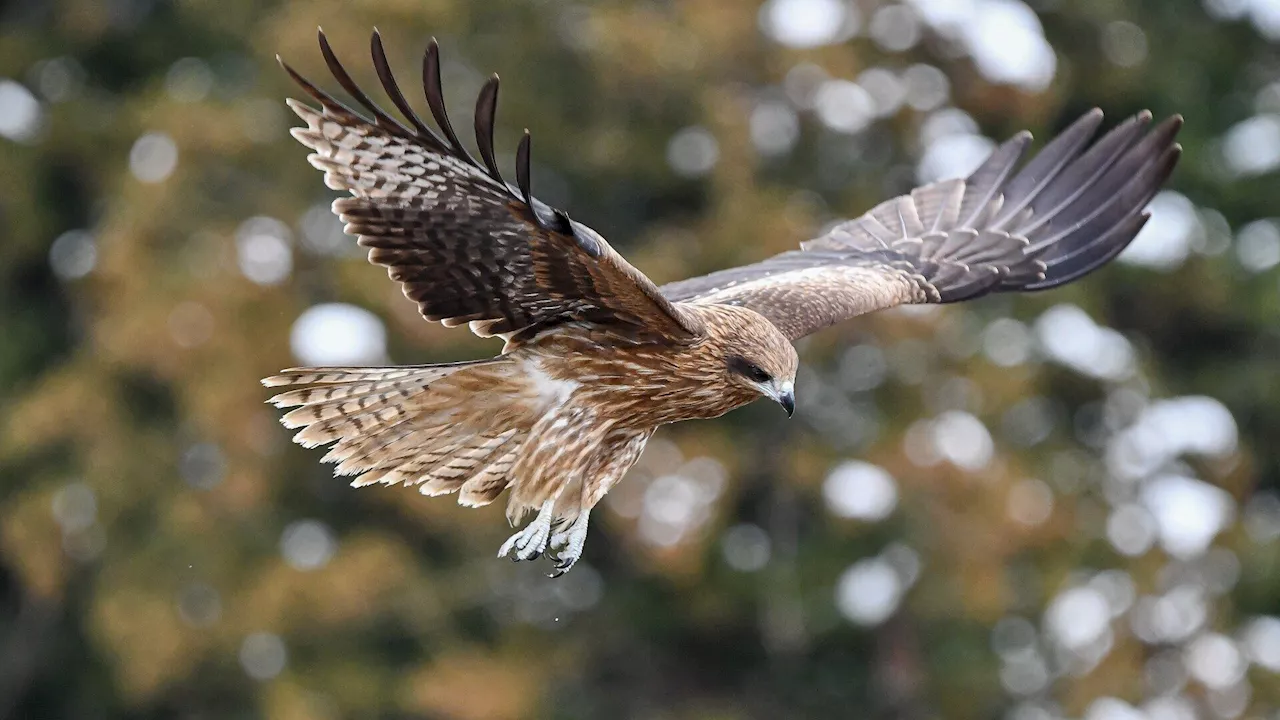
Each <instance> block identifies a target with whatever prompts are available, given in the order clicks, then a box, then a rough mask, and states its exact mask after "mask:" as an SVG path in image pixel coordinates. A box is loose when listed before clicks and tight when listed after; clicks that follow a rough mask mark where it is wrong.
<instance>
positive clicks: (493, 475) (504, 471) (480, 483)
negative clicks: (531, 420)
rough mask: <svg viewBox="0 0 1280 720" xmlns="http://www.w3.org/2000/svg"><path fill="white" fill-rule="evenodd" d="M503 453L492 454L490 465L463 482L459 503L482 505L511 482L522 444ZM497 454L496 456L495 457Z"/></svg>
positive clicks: (494, 497)
mask: <svg viewBox="0 0 1280 720" xmlns="http://www.w3.org/2000/svg"><path fill="white" fill-rule="evenodd" d="M514 445H515V447H514V448H512V449H510V450H507V451H506V452H503V453H501V454H498V453H495V454H494V455H491V456H490V462H489V464H488V465H486V466H484V467H483V468H481V469H480V470H479V471H478V472H476V473H475V474H474V475H472V476H471V478H470V479H469V480H467V481H466V482H465V483H463V484H462V487H461V488H460V489H459V491H458V504H459V505H466V506H467V507H480V506H482V505H488V504H489V503H491V502H493V501H494V500H495V499H497V497H498V496H499V495H501V494H502V491H503V490H506V489H507V486H508V485H510V484H511V476H510V475H509V473H510V471H511V468H512V467H513V466H514V465H515V464H516V460H517V459H519V457H520V445H519V443H515V444H514ZM495 456H496V457H495Z"/></svg>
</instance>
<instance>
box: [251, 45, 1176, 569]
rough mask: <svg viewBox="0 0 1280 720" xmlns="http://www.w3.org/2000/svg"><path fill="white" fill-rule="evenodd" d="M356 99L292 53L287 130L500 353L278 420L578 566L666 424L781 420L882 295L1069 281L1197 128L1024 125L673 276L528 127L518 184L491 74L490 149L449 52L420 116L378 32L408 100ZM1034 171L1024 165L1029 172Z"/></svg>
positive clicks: (369, 241) (414, 278)
mask: <svg viewBox="0 0 1280 720" xmlns="http://www.w3.org/2000/svg"><path fill="white" fill-rule="evenodd" d="M320 50H321V53H322V54H323V56H324V59H325V62H326V64H327V65H328V67H329V70H330V71H331V72H332V74H333V76H334V78H335V79H336V80H337V82H338V84H339V85H341V86H342V87H343V88H344V89H345V90H346V92H347V93H348V94H349V95H350V96H351V97H352V98H354V100H355V102H356V103H357V104H358V105H360V106H361V107H362V108H364V110H365V112H366V113H367V117H366V116H362V115H361V114H359V113H358V112H356V111H354V110H352V109H350V108H348V107H346V106H344V105H343V104H341V103H340V102H339V101H338V100H336V99H334V98H333V97H332V96H331V95H329V94H328V93H326V92H325V91H323V90H321V89H319V88H317V87H316V86H315V85H313V84H311V83H310V82H308V81H307V80H306V79H304V78H303V77H302V76H301V75H299V74H298V73H296V72H295V71H294V70H293V69H292V68H290V67H289V66H288V65H286V64H284V63H283V61H281V65H282V66H283V67H284V69H285V70H286V71H287V72H288V73H289V75H291V76H292V77H293V79H294V80H295V81H297V83H298V84H299V85H300V86H301V87H302V88H303V90H305V91H306V92H307V94H308V95H310V96H311V97H312V98H314V99H315V101H317V102H318V103H319V105H320V107H319V108H318V109H317V108H313V107H310V106H308V105H306V104H303V103H299V102H296V101H293V100H290V101H289V106H290V107H291V108H292V109H293V111H294V112H296V113H297V114H298V117H300V118H301V119H302V120H303V121H304V122H305V123H306V127H297V128H294V129H293V130H292V134H293V136H294V137H295V138H296V139H297V140H298V141H299V142H301V143H302V144H303V145H305V146H307V147H308V148H310V149H311V150H312V151H314V152H313V153H312V154H311V155H310V156H308V159H309V160H310V162H311V164H312V165H314V166H315V167H316V168H318V169H320V170H322V171H323V172H324V178H325V183H326V184H327V185H328V186H329V187H330V188H332V189H334V190H345V191H347V192H348V193H349V194H350V195H349V196H344V197H342V198H340V199H337V200H335V201H334V203H333V211H334V212H335V213H336V214H337V215H338V216H339V217H340V218H341V219H342V220H343V222H345V223H346V228H345V229H346V232H347V233H348V234H350V235H354V236H357V237H358V242H359V244H360V245H361V246H363V247H366V248H368V250H369V261H370V262H372V263H374V264H376V265H382V266H384V267H386V268H387V272H388V274H389V275H390V276H391V279H392V280H394V281H396V282H398V283H400V285H401V287H402V289H403V290H404V294H405V295H406V296H408V298H409V299H410V300H412V301H414V302H416V303H417V304H418V309H419V311H420V312H421V313H422V315H423V317H425V318H426V319H427V320H429V321H435V322H440V323H443V324H444V325H445V326H447V327H452V326H455V325H462V324H466V325H468V326H469V327H470V329H471V331H472V332H474V333H476V334H477V335H480V336H482V337H491V336H496V337H500V338H502V339H503V340H505V341H506V344H505V345H504V347H503V349H502V353H501V354H500V355H498V356H496V357H493V358H490V359H485V360H478V361H471V362H459V363H452V364H443V365H414V366H405V367H319V368H294V369H290V370H284V371H282V372H281V373H280V374H278V375H275V376H273V377H269V378H267V379H265V380H263V383H264V384H265V385H267V386H269V387H276V386H290V387H289V389H288V390H286V391H284V392H282V393H281V394H279V395H276V396H275V397H274V398H272V399H271V401H270V402H273V403H274V404H275V405H276V406H277V407H292V408H294V409H292V410H290V411H289V412H288V413H286V414H285V415H284V417H283V418H282V422H283V423H284V425H285V426H287V427H291V428H301V429H300V431H299V432H298V433H297V435H296V436H295V437H294V440H295V441H296V442H298V443H300V444H302V445H304V446H306V447H315V446H318V445H325V444H328V443H333V447H332V448H331V449H330V450H329V452H328V454H327V455H325V456H324V458H323V460H324V461H326V462H335V463H337V468H336V470H335V472H336V473H337V474H339V475H353V476H355V479H354V481H353V482H352V485H354V486H357V487H358V486H364V485H370V484H373V483H382V484H386V485H396V484H403V485H406V486H417V487H418V489H419V490H420V491H421V492H422V493H423V494H424V495H444V494H448V493H457V494H458V502H459V503H461V504H462V505H467V506H480V505H486V504H488V503H490V502H492V501H493V500H494V499H496V498H497V497H498V496H499V495H500V494H501V493H502V492H503V491H504V490H509V491H510V494H509V498H508V501H507V517H508V519H509V520H510V521H511V522H512V524H513V525H515V524H518V523H519V521H520V520H521V518H522V517H523V516H524V514H525V513H526V511H533V512H534V513H535V517H534V519H533V520H532V521H531V522H529V523H528V524H527V525H526V526H524V528H523V529H521V530H519V531H518V532H516V533H515V534H514V535H512V536H511V538H510V539H509V540H507V541H506V543H505V544H503V545H502V548H501V550H500V551H499V553H498V555H499V556H500V557H501V556H506V555H508V554H510V555H512V556H513V557H514V559H516V560H529V559H533V558H537V557H539V556H540V555H541V554H543V553H544V552H545V553H548V554H549V555H550V556H551V557H552V558H553V559H554V560H556V561H557V562H556V568H557V571H558V572H556V573H553V576H554V574H559V573H563V572H564V571H566V570H567V569H569V568H570V567H572V566H573V564H574V563H575V562H577V561H578V559H579V558H580V557H581V556H582V550H583V544H584V542H585V540H586V536H587V523H588V517H589V516H590V513H591V509H592V508H593V507H594V506H595V505H596V503H598V502H599V501H600V499H601V498H602V497H603V496H604V495H605V493H607V492H608V491H609V489H610V488H611V487H612V486H613V484H614V483H616V482H617V481H618V480H619V479H620V478H621V477H622V476H623V474H624V473H625V472H626V471H627V469H628V468H630V467H631V466H632V464H634V463H635V462H636V460H637V459H638V458H639V456H640V453H641V452H642V451H643V450H644V446H645V443H646V442H647V441H648V440H649V438H650V436H652V435H653V432H654V430H655V429H656V428H657V427H659V426H660V425H664V424H666V423H674V422H678V421H681V420H692V419H699V418H713V417H717V416H720V415H723V414H724V413H726V412H728V411H730V410H732V409H734V408H737V407H739V406H742V405H745V404H747V403H749V402H752V401H753V400H756V399H758V398H761V397H765V398H769V399H771V400H773V401H775V402H777V403H778V404H780V405H781V406H782V407H783V409H785V410H786V412H787V414H788V415H790V414H791V413H792V412H793V411H794V408H795V380H796V367H797V364H798V359H797V356H796V351H795V349H794V348H793V346H792V342H794V341H795V340H797V339H799V338H801V337H804V336H805V335H808V334H810V333H812V332H814V331H817V330H819V329H821V328H825V327H827V326H830V325H832V324H834V323H837V322H840V321H842V320H845V319H847V318H852V317H854V316H857V315H861V314H863V313H867V312H871V311H873V310H878V309H883V308H889V307H893V306H896V305H902V304H908V303H952V302H958V301H961V300H969V299H971V298H976V297H980V296H983V295H987V294H989V293H998V292H1030V291H1036V290H1045V289H1048V288H1053V287H1057V286H1059V285H1062V284H1064V283H1068V282H1071V281H1073V280H1075V279H1077V278H1079V277H1081V276H1083V275H1086V274H1088V273H1090V272H1092V271H1093V270H1095V269H1097V268H1099V267H1101V266H1102V265H1104V264H1106V263H1107V262H1108V261H1110V260H1111V259H1112V258H1114V257H1115V256H1116V255H1117V254H1118V253H1120V251H1121V250H1123V249H1124V248H1125V247H1126V246H1127V245H1128V244H1129V242H1130V241H1131V240H1133V238H1134V236H1135V235H1136V234H1137V233H1138V231H1139V230H1140V229H1141V228H1142V226H1143V224H1144V223H1145V222H1146V220H1147V217H1148V216H1147V213H1146V212H1145V210H1144V208H1145V207H1146V205H1147V203H1148V202H1149V201H1150V200H1151V198H1152V196H1153V195H1154V194H1155V193H1156V192H1157V190H1158V189H1159V188H1160V186H1161V184H1162V183H1163V182H1164V181H1165V179H1166V178H1167V177H1168V176H1169V174H1170V172H1171V171H1172V170H1173V167H1174V165H1175V163H1176V162H1177V160H1178V156H1179V154H1180V152H1181V149H1180V147H1179V146H1178V145H1177V144H1175V142H1174V138H1175V135H1176V134H1177V132H1178V129H1179V128H1180V126H1181V124H1182V119H1181V118H1180V117H1176V116H1175V117H1172V118H1170V119H1168V120H1165V121H1164V122H1162V123H1160V124H1158V125H1155V126H1154V127H1150V125H1151V115H1150V113H1146V112H1144V113H1141V114H1139V115H1136V116H1134V117H1131V118H1129V119H1128V120H1126V121H1124V122H1122V123H1121V124H1119V125H1118V126H1116V127H1115V128H1114V129H1112V130H1111V131H1109V132H1107V133H1106V134H1105V135H1103V136H1102V137H1101V138H1099V139H1097V140H1096V141H1093V137H1094V135H1095V133H1096V131H1097V130H1098V127H1099V125H1100V124H1101V122H1102V113H1101V112H1100V111H1098V110H1094V111H1092V112H1089V113H1087V114H1085V115H1084V116H1083V117H1081V118H1080V119H1079V120H1077V121H1075V123H1074V124H1072V125H1071V126H1070V127H1068V128H1067V129H1066V130H1064V131H1063V132H1062V133H1061V134H1060V135H1058V136H1057V137H1056V138H1055V139H1054V140H1053V141H1051V142H1050V143H1048V144H1047V145H1045V146H1044V148H1043V149H1041V150H1040V152H1039V153H1038V154H1036V155H1034V157H1032V158H1031V159H1030V160H1029V161H1028V162H1026V163H1025V164H1022V163H1021V162H1020V161H1021V160H1022V158H1023V155H1024V154H1025V152H1026V150H1027V147H1028V145H1029V144H1030V142H1031V136H1030V134H1029V133H1026V132H1023V133H1020V134H1018V135H1015V136H1014V137H1013V138H1012V139H1010V140H1008V141H1007V142H1005V143H1004V144H1002V145H1000V146H999V147H997V148H996V149H995V150H994V151H993V152H992V153H991V156H990V157H988V158H987V159H986V161H985V162H983V163H982V165H981V166H980V167H979V168H978V169H977V170H975V171H973V173H972V174H971V175H969V176H968V177H966V178H961V179H954V180H944V181H941V182H935V183H932V184H929V185H925V186H923V187H920V188H917V189H916V190H913V191H912V192H911V193H910V194H907V195H902V196H900V197H896V198H893V199H892V200H888V201H886V202H884V203H882V204H880V205H878V206H876V207H875V208H873V209H872V210H870V211H869V212H867V213H866V214H865V215H863V216H861V217H859V218H857V219H853V220H848V221H846V222H843V223H841V224H839V225H836V226H835V227H833V228H832V229H831V230H830V231H829V232H827V233H826V234H824V235H822V236H821V237H818V238H816V239H813V240H809V241H808V242H805V243H801V245H800V248H799V249H797V250H792V251H789V252H784V253H782V254H780V255H775V256H774V257H771V258H768V259H766V260H763V261H761V262H758V263H755V264H752V265H745V266H742V267H737V268H733V269H729V270H721V271H719V272H714V273H711V274H710V275H705V276H702V277H696V278H692V279H689V280H681V281H679V282H674V283H671V284H668V285H664V286H662V287H659V286H657V285H655V284H654V283H653V282H652V281H651V280H650V279H649V278H647V277H646V276H645V275H644V274H643V273H641V272H640V271H639V270H637V269H636V268H635V267H633V266H632V265H631V264H630V263H628V262H627V261H626V260H625V259H624V258H623V257H622V256H621V255H619V254H618V253H617V252H615V251H614V250H613V248H612V247H610V246H609V243H607V242H606V241H605V239H604V238H603V237H601V236H600V235H599V234H598V233H596V232H595V231H594V230H592V229H591V228H589V227H587V226H586V225H583V224H581V223H579V222H576V221H574V220H571V219H569V216H568V215H566V214H565V212H564V211H562V210H559V209H556V208H553V207H550V206H548V205H546V204H545V203H542V202H540V201H539V200H537V199H536V198H534V197H533V195H532V193H531V192H530V180H529V144H530V143H529V134H528V132H527V131H526V132H525V134H524V137H523V138H522V139H521V141H520V143H519V146H518V150H517V152H516V158H515V175H516V182H515V184H514V185H512V184H510V183H508V182H507V181H506V180H504V179H503V177H502V175H501V174H500V173H499V171H498V165H497V162H496V161H495V157H494V144H493V129H494V111H495V108H496V105H497V98H498V78H497V76H496V75H495V76H493V77H492V78H491V79H490V80H489V81H488V83H487V84H486V85H485V86H484V88H483V89H482V90H481V91H480V95H479V100H478V101H477V103H476V110H475V131H476V143H477V146H478V149H479V159H478V160H477V159H476V158H475V157H473V156H472V155H471V154H470V153H469V152H468V151H467V150H466V149H465V148H464V146H463V145H462V143H461V142H460V141H459V140H458V136H457V134H456V133H455V132H454V129H453V126H452V124H451V123H450V120H449V117H448V115H446V113H445V106H444V101H443V94H442V92H441V86H440V60H439V50H438V48H437V45H436V43H435V41H434V40H432V42H431V43H430V45H429V46H428V48H427V50H426V53H425V56H424V58H423V86H424V89H425V94H426V103H427V107H428V108H429V109H430V112H431V115H432V117H433V118H434V120H435V125H436V127H437V129H434V130H433V129H432V128H431V127H429V126H428V125H427V124H426V123H425V122H424V121H423V120H422V118H421V117H420V116H419V115H418V114H417V113H415V111H414V110H413V109H412V107H411V106H410V104H409V102H408V101H407V100H406V98H405V96H404V94H403V92H402V91H401V90H400V87H399V86H398V85H397V83H396V80H395V78H394V77H393V76H392V73H391V68H390V66H389V64H388V62H387V58H386V54H385V53H384V51H383V46H382V41H381V39H380V37H379V36H378V34H377V32H376V31H375V32H374V34H373V38H372V54H373V65H374V68H375V70H376V71H377V75H378V78H379V80H380V81H381V85H382V87H383V89H384V90H385V92H386V94H387V96H388V98H389V100H390V102H391V104H392V105H393V106H394V107H395V108H396V110H398V111H399V113H400V114H401V115H402V116H403V118H402V119H396V118H394V117H393V116H392V115H391V114H390V113H389V112H388V111H386V110H384V109H382V108H381V107H379V106H378V105H377V104H375V103H374V102H373V101H372V100H371V99H370V98H369V97H368V96H367V95H366V94H365V93H364V92H363V91H361V89H360V88H359V87H357V85H356V84H355V83H354V82H353V81H352V79H351V77H350V75H348V74H347V71H346V70H345V69H344V68H343V66H342V65H341V64H340V63H339V62H338V59H337V57H336V56H335V55H334V53H333V50H332V49H331V48H330V46H329V43H328V42H327V40H326V39H325V37H324V33H323V32H321V33H320ZM1020 165H1021V167H1019V166H1020Z"/></svg>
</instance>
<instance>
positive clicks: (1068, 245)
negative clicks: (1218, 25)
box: [662, 110, 1182, 340]
mask: <svg viewBox="0 0 1280 720" xmlns="http://www.w3.org/2000/svg"><path fill="white" fill-rule="evenodd" d="M1150 121H1151V115H1150V113H1146V112H1144V113H1141V114H1139V115H1137V116H1135V117H1132V118H1130V119H1129V120H1127V121H1125V122H1124V123H1122V124H1120V125H1119V126H1117V127H1116V128H1115V129H1113V130H1112V131H1111V132H1109V133H1107V134H1106V135H1105V136H1103V137H1102V139H1100V140H1098V141H1097V142H1096V143H1094V144H1093V145H1092V146H1091V147H1090V146H1089V141H1090V139H1091V138H1092V137H1093V135H1094V133H1095V132H1096V131H1097V129H1098V125H1099V124H1100V123H1101V122H1102V112H1101V111H1099V110H1094V111H1092V112H1090V113H1088V114H1086V115H1085V116H1084V117H1082V118H1080V119H1079V120H1077V121H1076V122H1075V123H1074V124H1072V125H1071V127H1069V128H1067V129H1066V130H1065V131H1063V133H1062V134H1061V135H1059V136H1058V137H1057V138H1055V139H1054V140H1053V141H1052V142H1050V143H1049V144H1048V145H1046V146H1045V147H1044V149H1043V150H1041V151H1040V153H1039V154H1037V155H1036V156H1035V157H1034V158H1033V159H1032V160H1031V161H1030V162H1028V163H1027V164H1026V165H1025V166H1023V168H1022V170H1021V171H1020V172H1018V173H1017V174H1016V175H1015V174H1014V172H1013V171H1014V168H1015V166H1016V165H1017V164H1018V161H1019V160H1020V159H1021V158H1022V155H1023V153H1024V152H1025V151H1026V149H1027V145H1028V144H1029V143H1030V142H1031V135H1030V134H1029V133H1026V132H1022V133H1020V134H1018V135H1016V136H1014V137H1013V138H1012V139H1010V140H1009V141H1007V142H1005V143H1004V144H1003V145H1001V146H1000V147H998V148H997V149H996V150H995V152H993V153H992V154H991V157H989V158H987V160H986V161H985V162H984V163H983V164H982V165H981V167H979V168H978V169H977V170H975V171H974V172H973V174H972V175H970V176H969V177H968V178H965V179H956V180H945V181H942V182H937V183H932V184H930V185H926V186H924V187H921V188H917V189H916V190H914V191H913V192H911V194H909V195H903V196H900V197H897V198H894V199H892V200H889V201H887V202H884V203H882V204H880V205H878V206H876V207H875V208H874V209H873V210H871V211H870V212H868V213H867V214H865V215H863V216H862V217H860V218H857V219H856V220H850V221H848V222H844V223H841V224H840V225H837V226H836V227H835V228H833V229H832V230H831V231H830V232H828V233H827V234H826V235H823V236H822V237H820V238H817V239H815V240H810V241H809V242H806V243H802V244H801V248H802V249H801V250H795V251H791V252H785V253H782V254H781V255H776V256H774V257H772V258H769V259H768V260H765V261H763V262H759V263H756V264H754V265H745V266H742V267H737V268H732V269H729V270H722V271H720V272H715V273H711V274H710V275H704V276H702V277H696V278H692V279H689V280H682V281H679V282H674V283H670V284H668V285H664V286H663V287H662V292H663V294H664V295H666V296H667V298H668V299H669V300H671V301H672V302H676V303H679V302H694V303H719V304H728V305H742V306H746V307H749V308H751V309H753V310H755V311H757V312H759V313H761V314H762V315H764V316H765V317H767V318H769V320H770V321H772V322H773V323H774V324H775V325H777V326H778V328H779V329H780V330H782V331H783V333H785V334H786V335H787V336H788V337H790V338H791V339H793V340H794V339H797V338H800V337H803V336H805V335H808V334H809V333H812V332H815V331H817V330H820V329H822V328H824V327H827V326H829V325H832V324H834V323H837V322H839V321H841V320H844V319H846V318H850V317H853V316H855V315H861V314H863V313H866V312H870V311H872V310H878V309H882V308H887V307H892V306H894V305H901V304H905V303H950V302H958V301H960V300H968V299H970V298H974V297H978V296H980V295H985V294H987V293H992V292H1011V291H1035V290H1046V289H1048V288H1052V287H1057V286H1059V285H1062V284H1065V283H1068V282H1071V281H1072V280H1075V279H1076V278H1079V277H1081V276H1083V275H1085V274H1087V273H1090V272H1092V271H1093V270H1096V269H1097V268H1099V267H1101V266H1102V265H1104V264H1106V263H1107V262H1108V261H1110V260H1111V259H1112V258H1114V257H1115V256H1116V255H1118V254H1119V253H1120V251H1121V250H1124V248H1125V247H1127V246H1128V244H1129V243H1130V241H1132V240H1133V238H1134V236H1135V235H1137V234H1138V231H1139V230H1140V229H1142V226H1143V224H1145V223H1146V221H1147V217H1148V214H1147V213H1146V212H1145V211H1144V208H1145V207H1146V205H1147V203H1148V202H1149V201H1150V200H1151V198H1152V196H1154V195H1155V193H1156V191H1157V190H1159V188H1160V186H1161V184H1163V183H1164V181H1165V179H1166V178H1168V176H1169V173H1170V172H1172V170H1173V166H1174V165H1175V164H1176V163H1177V160H1178V156H1179V154H1180V153H1181V148H1180V147H1179V146H1178V145H1176V144H1175V143H1174V137H1175V136H1176V135H1177V133H1178V129H1179V128H1180V127H1181V126H1182V118H1181V117H1177V116H1175V117H1172V118H1170V119H1168V120H1166V121H1164V122H1163V123H1161V124H1160V125H1158V126H1157V127H1155V128H1154V129H1153V130H1151V131H1150V132H1147V126H1148V125H1149V123H1150ZM1086 148H1087V149H1086Z"/></svg>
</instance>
